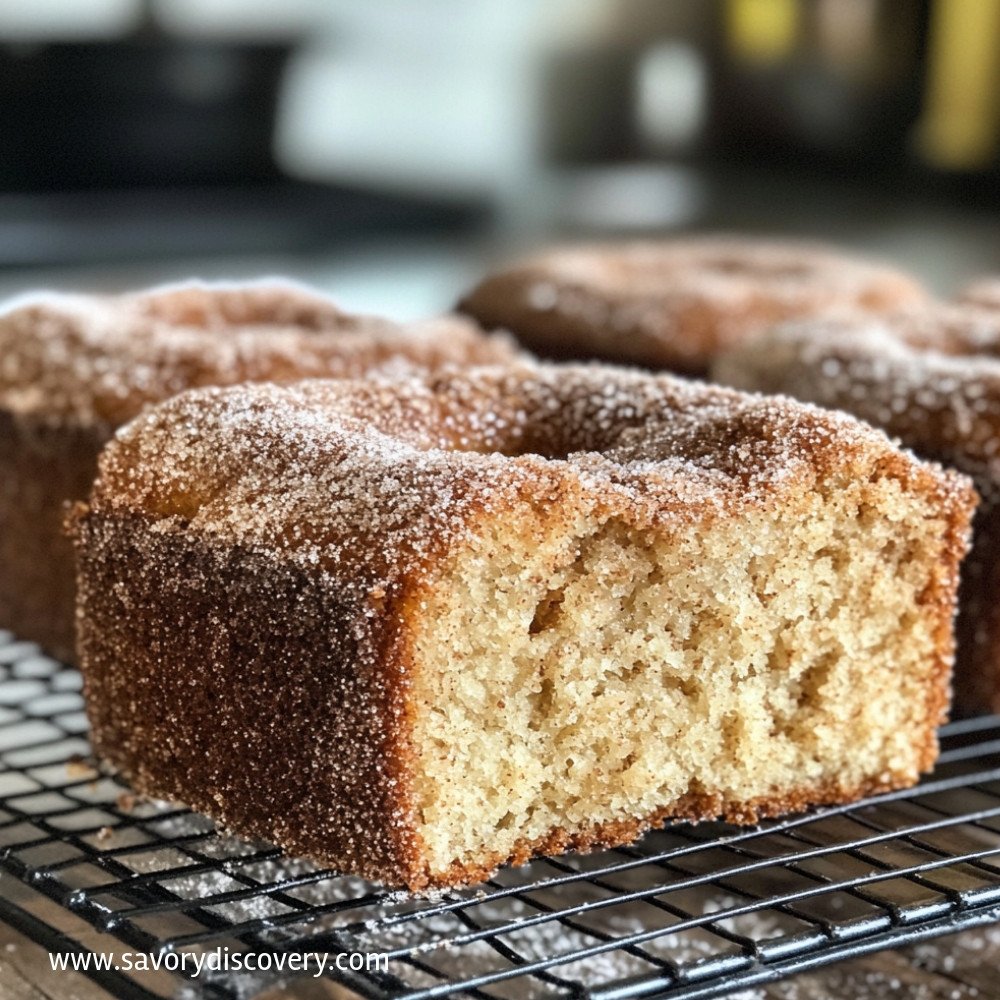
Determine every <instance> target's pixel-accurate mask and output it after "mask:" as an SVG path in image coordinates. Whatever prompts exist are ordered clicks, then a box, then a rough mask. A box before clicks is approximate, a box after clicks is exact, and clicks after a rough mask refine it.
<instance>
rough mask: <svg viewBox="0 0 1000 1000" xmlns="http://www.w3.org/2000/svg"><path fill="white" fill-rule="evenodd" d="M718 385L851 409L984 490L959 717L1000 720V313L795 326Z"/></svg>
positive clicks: (962, 638) (730, 361)
mask: <svg viewBox="0 0 1000 1000" xmlns="http://www.w3.org/2000/svg"><path fill="white" fill-rule="evenodd" d="M714 375H715V376H716V378H717V379H718V380H719V381H721V382H725V383H727V384H729V385H734V386H738V387H740V388H744V389H757V390H761V391H764V392H784V393H788V394H789V395H791V396H795V397H796V398H798V399H803V400H809V401H811V402H814V403H819V404H820V405H822V406H830V407H836V408H838V409H841V410H847V411H848V412H850V413H853V414H854V415H855V416H858V417H860V418H862V419H864V420H867V421H868V422H869V423H871V424H874V425H875V426H877V427H881V428H884V429H885V430H886V431H887V432H888V433H889V434H891V435H893V436H894V437H898V438H899V439H900V440H901V441H902V442H903V444H904V445H907V446H908V447H911V448H913V449H914V451H916V452H917V453H918V454H919V455H921V456H923V457H925V458H930V459H934V460H937V461H940V462H943V463H944V464H946V465H949V466H952V467H954V468H957V469H960V470H962V471H963V472H965V473H966V474H968V475H970V476H971V477H972V478H973V479H974V480H975V483H976V487H977V489H978V491H979V493H980V495H981V497H982V502H981V504H980V506H979V510H978V512H977V514H976V518H975V530H974V539H973V546H972V551H971V553H970V555H969V558H968V559H967V560H966V562H965V565H964V568H963V579H962V587H961V602H960V612H959V617H958V625H957V634H958V654H957V661H956V668H955V708H956V711H957V712H958V713H960V714H963V715H968V714H975V713H979V712H988V711H1000V603H998V602H997V596H996V595H997V593H998V592H1000V312H996V311H992V312H991V311H989V310H986V309H981V308H975V307H971V306H947V305H941V306H934V307H928V308H926V309H923V310H920V311H913V312H901V313H897V314H893V315H886V316H883V317H880V318H878V319H875V318H872V317H863V316H854V317H849V316H843V317H840V318H835V319H827V320H812V321H808V322H801V323H790V324H787V325H786V326H783V327H780V328H778V329H775V330H774V331H771V332H770V333H768V334H766V335H764V336H762V337H760V338H759V339H757V340H755V341H754V342H752V343H747V344H744V345H742V346H740V347H737V348H735V349H733V351H732V352H730V353H729V354H727V355H724V356H723V357H721V358H720V359H719V361H718V363H717V364H716V366H715V368H714Z"/></svg>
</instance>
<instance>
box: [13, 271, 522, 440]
mask: <svg viewBox="0 0 1000 1000" xmlns="http://www.w3.org/2000/svg"><path fill="white" fill-rule="evenodd" d="M514 353H515V352H514V349H513V348H512V346H511V345H510V344H509V343H508V342H507V341H506V340H505V339H503V338H497V337H486V336H484V335H483V334H482V333H480V332H479V331H478V330H477V329H476V328H475V327H474V325H473V324H471V323H469V322H468V321H466V320H463V319H461V318H459V317H452V316H449V317H442V318H440V319H436V320H430V321H427V322H424V323H417V324H410V325H401V324H398V323H394V322H391V321H390V320H386V319H380V318H377V317H371V316H357V315H351V314H349V313H345V312H343V311H342V310H340V309H339V308H338V307H337V306H336V305H334V304H333V303H332V302H331V301H330V300H328V299H326V298H324V297H323V296H321V295H319V294H317V293H314V292H311V291H308V290H306V289H305V288H301V287H299V286H296V285H294V284H290V283H283V282H261V283H253V284H246V285H233V286H210V285H201V284H189V285H179V286H172V287H166V288H162V289H154V290H152V291H148V292H140V293H134V294H128V295H120V296H87V295H56V294H39V295H33V296H29V297H24V298H21V299H17V300H15V301H14V302H11V303H10V304H9V305H8V306H7V307H6V308H5V309H4V310H3V311H2V312H0V407H4V408H6V409H8V410H10V411H12V412H14V413H17V414H23V415H30V416H32V417H36V418H39V419H42V420H46V421H50V422H53V423H60V422H67V421H68V422H72V423H76V424H84V425H91V424H97V425H103V426H106V427H110V428H114V427H116V426H119V425H120V424H122V423H124V422H126V421H127V420H130V419H131V418H132V417H134V416H135V415H136V414H137V413H138V412H139V411H140V410H141V409H142V408H143V407H144V406H146V405H148V404H149V403H155V402H159V401H161V400H163V399H167V398H169V397H170V396H173V395H175V394H176V393H178V392H181V391H183V390H184V389H188V388H192V387H195V386H205V385H230V384H235V383H239V382H244V381H274V382H285V381H291V380H294V379H297V378H307V377H317V376H323V377H351V376H359V375H362V374H364V373H365V372H367V371H368V370H370V369H372V368H374V367H378V366H384V365H386V364H393V363H396V364H398V363H405V362H409V363H412V364H415V365H418V366H427V367H431V368H434V367H438V366H440V365H442V364H445V363H449V362H450V363H455V364H464V363H473V364H475V363H479V364H483V363H492V362H497V361H506V360H508V359H510V358H511V357H512V356H513V355H514Z"/></svg>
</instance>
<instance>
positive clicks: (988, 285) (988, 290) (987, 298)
mask: <svg viewBox="0 0 1000 1000" xmlns="http://www.w3.org/2000/svg"><path fill="white" fill-rule="evenodd" d="M958 301H959V302H964V303H965V304H966V305H972V306H982V307H984V308H986V309H1000V278H997V277H992V278H979V279H978V280H977V281H973V282H970V283H969V284H968V285H966V286H965V288H963V289H962V290H961V291H960V292H959V293H958Z"/></svg>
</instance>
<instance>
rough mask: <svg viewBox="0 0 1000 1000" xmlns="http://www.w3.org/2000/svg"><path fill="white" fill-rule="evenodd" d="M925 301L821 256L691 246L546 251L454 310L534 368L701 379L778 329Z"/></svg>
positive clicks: (920, 294) (908, 284) (917, 290)
mask: <svg viewBox="0 0 1000 1000" xmlns="http://www.w3.org/2000/svg"><path fill="white" fill-rule="evenodd" d="M926 297H927V296H926V293H925V292H924V290H923V289H922V288H921V287H920V286H919V285H918V283H917V282H916V281H915V280H914V279H913V278H911V277H909V276H908V275H905V274H902V273H900V272H899V271H896V270H894V269H892V268H889V267H885V266H882V265H878V264H872V263H869V262H866V261H861V260H856V259H853V258H851V257H845V256H842V255H841V254H839V253H836V252H834V251H832V250H830V249H827V248H825V247H821V246H816V245H813V244H802V243H778V242H768V241H762V240H746V239H736V238H721V237H715V238H713V237H703V238H700V239H678V240H671V241H665V242H660V243H625V244H607V245H595V246H581V247H567V248H565V249H559V250H552V251H549V252H548V253H543V254H540V255H539V256H537V257H535V258H533V259H529V260H526V261H524V262H522V263H516V264H514V265H513V266H512V267H509V268H507V269H504V270H501V271H498V272H497V273H495V274H492V275H489V276H488V277H487V278H485V279H484V280H483V281H482V282H480V284H479V285H478V286H477V287H476V288H474V289H473V290H472V291H471V292H470V293H469V294H468V295H467V296H466V297H465V298H464V299H463V300H462V302H461V303H460V304H459V309H460V310H461V311H462V312H466V313H468V314H469V315H470V316H473V317H475V319H477V320H478V321H479V322H480V323H481V324H482V325H483V326H484V327H486V328H487V329H493V328H496V327H503V328H505V329H507V330H510V331H511V332H512V333H513V334H514V335H515V336H516V337H518V339H520V340H521V341H522V342H523V343H524V344H525V345H526V346H527V347H529V348H530V349H531V350H532V351H534V352H536V353H537V354H539V355H541V356H543V357H548V358H560V359H566V358H578V359H582V358H595V357H596V358H602V359H604V360H608V361H624V362H631V363H636V364H640V365H643V366H645V367H648V368H665V369H669V370H672V371H676V372H679V373H681V374H689V375H703V374H705V373H706V372H707V371H708V368H709V365H710V363H711V361H712V358H713V357H714V356H715V355H716V353H717V352H718V351H719V350H721V349H722V348H724V347H726V346H727V345H729V344H733V343H737V342H739V341H740V340H742V339H743V338H744V337H747V336H749V335H751V334H753V333H756V332H759V331H760V330H762V329H763V328H765V327H767V326H769V325H771V324H773V323H775V322H777V321H779V320H785V319H792V318H798V317H802V316H812V315H821V314H822V313H824V312H825V311H827V310H830V309H834V308H843V307H852V308H864V309H870V310H873V311H880V310H883V309H894V308H898V307H900V306H903V305H906V304H908V303H917V302H922V301H924V300H925V299H926Z"/></svg>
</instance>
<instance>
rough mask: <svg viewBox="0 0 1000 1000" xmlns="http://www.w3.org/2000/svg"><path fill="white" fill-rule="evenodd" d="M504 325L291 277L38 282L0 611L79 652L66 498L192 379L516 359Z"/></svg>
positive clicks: (3, 362)
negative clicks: (360, 311) (127, 283)
mask: <svg viewBox="0 0 1000 1000" xmlns="http://www.w3.org/2000/svg"><path fill="white" fill-rule="evenodd" d="M515 354H516V352H515V350H514V348H513V345H512V344H511V342H509V341H508V340H507V339H506V338H503V337H487V336H486V335H485V334H483V333H481V332H479V331H478V330H477V329H476V328H475V327H474V325H473V324H472V323H470V322H468V321H466V320H463V319H460V318H458V317H444V318H441V319H437V320H431V321H428V322H426V323H420V324H411V325H406V326H403V325H400V324H397V323H392V322H390V321H388V320H383V319H377V318H374V317H369V316H353V315H350V314H348V313H344V312H342V311H341V310H340V309H338V308H337V306H335V305H334V304H333V303H332V302H331V301H330V300H329V299H326V298H324V297H323V296H321V295H319V294H317V293H315V292H310V291H307V290H306V289H304V288H301V287H299V286H297V285H290V284H288V283H284V282H261V283H256V284H247V285H228V286H226V285H222V286H214V285H198V284H189V285H177V286H173V287H168V288H160V289H154V290H152V291H149V292H141V293H136V294H131V295H121V296H104V297H97V296H84V295H51V294H38V295H32V296H28V297H24V298H21V299H18V300H16V301H15V302H12V303H9V304H8V305H7V306H5V307H3V308H2V310H0V483H2V487H0V565H2V566H3V568H4V572H3V574H2V575H0V621H2V622H3V623H4V625H6V626H10V627H11V628H13V629H15V631H17V633H18V634H19V635H21V636H23V637H24V638H26V639H32V640H34V641H36V642H38V643H40V644H41V645H42V646H43V647H44V648H45V649H46V650H47V651H48V652H50V653H52V654H53V655H55V656H57V657H59V658H60V659H64V660H69V661H72V660H73V658H74V642H73V602H74V594H73V585H72V579H73V568H72V556H71V552H70V549H69V545H68V544H67V542H66V540H65V538H64V537H63V536H62V530H61V529H62V520H63V517H64V516H65V511H64V505H65V502H66V501H67V500H78V499H83V498H84V497H85V496H86V495H87V493H88V492H89V490H90V486H91V484H92V483H93V480H94V475H95V474H96V470H97V454H98V452H99V451H100V449H101V447H102V446H103V445H104V443H105V442H106V441H107V439H108V438H109V437H110V436H111V435H112V434H113V433H114V431H115V429H116V428H117V427H119V426H120V425H121V424H122V423H124V422H125V421H127V420H130V419H131V418H132V417H134V416H135V415H136V414H137V413H139V412H140V411H141V410H142V409H143V407H145V406H148V405H150V404H152V403H157V402H160V401H162V400H164V399H168V398H169V397H170V396H173V395H175V394H176V393H178V392H181V391H183V390H184V389H189V388H192V387H195V386H204V385H227V384H233V383H238V382H247V381H250V382H255V381H268V382H288V381H294V380H296V379H299V378H305V377H313V376H317V375H322V376H324V377H359V376H361V375H364V374H365V373H367V372H368V371H369V370H371V369H373V368H399V367H417V368H435V367H439V366H441V365H443V364H445V363H446V362H450V363H455V364H476V363H479V364H482V363H487V362H490V363H492V362H496V361H505V360H509V359H511V358H513V357H514V356H515Z"/></svg>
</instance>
